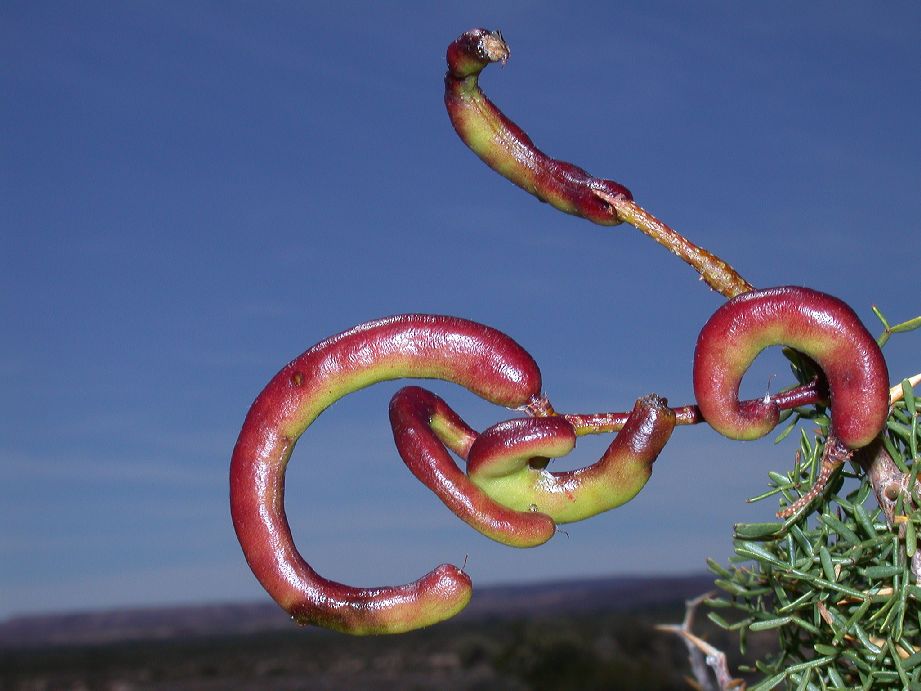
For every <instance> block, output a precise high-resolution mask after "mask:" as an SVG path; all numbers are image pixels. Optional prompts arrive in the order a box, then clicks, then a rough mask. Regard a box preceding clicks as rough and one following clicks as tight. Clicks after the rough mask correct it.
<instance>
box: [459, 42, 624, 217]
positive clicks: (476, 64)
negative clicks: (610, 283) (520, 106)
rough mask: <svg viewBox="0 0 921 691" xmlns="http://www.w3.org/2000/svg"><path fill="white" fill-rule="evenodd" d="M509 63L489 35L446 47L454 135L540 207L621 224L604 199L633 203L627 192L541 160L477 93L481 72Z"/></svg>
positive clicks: (529, 143)
mask: <svg viewBox="0 0 921 691" xmlns="http://www.w3.org/2000/svg"><path fill="white" fill-rule="evenodd" d="M508 57H509V49H508V44H507V43H506V42H505V40H504V39H503V38H502V35H501V34H499V33H498V32H494V31H489V30H487V29H471V30H470V31H467V32H466V33H464V34H462V35H461V36H460V37H458V38H457V40H455V41H454V42H453V43H452V44H451V45H450V46H448V52H447V61H448V72H447V74H445V106H446V107H447V110H448V116H449V117H450V118H451V123H452V124H453V125H454V129H455V130H456V131H457V134H458V135H459V136H460V138H461V139H462V140H463V142H464V143H465V144H466V145H467V146H469V147H470V148H471V149H472V150H473V152H474V153H475V154H476V155H477V156H479V157H480V158H481V159H482V160H483V161H484V162H485V163H486V165H488V166H489V167H490V168H492V169H493V170H495V171H496V172H498V173H499V174H500V175H502V176H504V177H506V178H508V179H509V180H511V181H512V182H513V183H515V184H516V185H518V186H519V187H521V188H522V189H524V190H525V191H527V192H530V193H531V194H533V195H534V196H535V197H537V198H538V199H540V200H541V201H544V202H547V203H549V204H550V205H551V206H553V207H555V208H557V209H559V210H560V211H563V212H565V213H568V214H572V215H575V216H581V217H582V218H585V219H588V220H589V221H592V222H593V223H598V224H600V225H606V226H613V225H617V224H619V223H620V222H621V220H620V218H619V217H618V215H617V214H616V213H615V212H614V210H613V209H612V207H611V204H610V203H609V202H608V201H606V200H605V199H603V198H602V196H604V195H606V196H607V197H608V198H618V197H621V198H626V199H633V195H631V194H630V190H628V189H627V188H626V187H624V186H623V185H621V184H619V183H616V182H614V181H613V180H604V179H601V178H596V177H593V176H592V175H590V174H589V173H587V172H586V171H585V170H583V169H582V168H580V167H578V166H576V165H573V164H572V163H567V162H565V161H559V160H557V159H555V158H551V157H550V156H548V155H547V154H545V153H544V152H543V151H541V150H540V149H538V148H537V147H536V146H535V145H534V142H533V141H531V138H530V137H529V136H528V135H527V134H525V132H524V131H523V130H522V129H521V128H520V127H518V125H516V124H515V123H514V122H512V121H511V120H509V119H508V118H507V117H506V116H505V114H503V113H502V111H501V110H499V109H498V108H497V107H496V106H495V105H494V104H493V103H492V101H490V100H489V99H488V98H487V97H486V95H485V94H484V93H483V91H482V90H481V89H480V87H479V84H478V77H479V74H480V72H481V71H482V70H483V68H484V67H486V66H487V65H488V64H489V63H491V62H505V61H506V60H507V59H508ZM599 192H600V193H601V194H602V196H599V194H598V193H599Z"/></svg>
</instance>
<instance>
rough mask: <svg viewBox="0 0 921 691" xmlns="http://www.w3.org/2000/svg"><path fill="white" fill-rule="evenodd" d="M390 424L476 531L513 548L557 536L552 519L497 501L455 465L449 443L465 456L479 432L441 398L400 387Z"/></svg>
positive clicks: (421, 474) (419, 468) (416, 464)
mask: <svg viewBox="0 0 921 691" xmlns="http://www.w3.org/2000/svg"><path fill="white" fill-rule="evenodd" d="M521 419H522V420H523V421H526V422H530V421H532V419H531V418H521ZM390 424H391V426H392V427H393V439H394V441H395V442H396V446H397V450H398V451H399V452H400V456H401V457H402V458H403V461H404V462H405V463H406V466H407V467H408V468H409V469H410V470H411V471H412V473H413V475H415V476H416V477H417V478H418V479H419V481H420V482H422V484H424V485H425V486H426V487H428V488H429V489H431V490H432V491H433V492H434V493H435V494H436V495H438V497H439V499H441V501H442V502H444V504H445V505H446V506H447V507H448V508H449V509H451V511H453V512H454V513H455V514H456V515H457V516H458V517H459V518H460V519H461V520H463V521H464V522H465V523H467V524H468V525H470V526H471V527H473V528H474V529H475V530H477V531H479V532H480V533H482V534H483V535H485V536H486V537H489V538H491V539H493V540H495V541H496V542H501V543H502V544H504V545H509V546H511V547H535V546H537V545H541V544H543V543H545V542H546V541H547V540H549V539H550V538H551V537H553V534H554V533H555V532H556V524H555V523H554V522H553V519H552V518H550V517H549V516H547V515H546V514H543V513H536V512H533V511H529V510H528V509H527V508H525V509H521V510H513V509H510V508H508V507H506V506H504V505H502V504H500V503H498V502H496V501H494V500H493V499H491V498H490V497H489V495H488V494H487V493H486V492H484V491H483V490H481V489H480V488H479V487H477V486H476V485H475V484H474V483H473V482H472V481H471V480H470V478H468V477H467V475H466V474H464V472H463V471H461V469H460V468H458V467H457V464H456V463H455V462H454V460H453V459H452V458H451V456H450V454H449V453H448V448H446V447H450V448H451V449H452V450H453V451H454V452H455V453H457V454H458V455H459V456H461V457H462V458H466V457H467V452H468V450H469V449H470V446H471V444H475V442H474V440H475V439H476V436H477V435H476V432H474V431H473V430H472V429H470V428H469V427H468V426H467V425H466V423H464V421H463V420H461V419H460V417H458V415H457V413H455V412H454V411H453V410H451V408H450V407H449V406H448V404H447V403H445V402H444V401H443V400H442V399H441V398H439V397H438V396H436V395H435V394H433V393H431V392H430V391H426V390H425V389H422V388H420V387H418V386H408V387H406V388H404V389H400V390H399V391H398V392H397V394H396V395H395V396H394V397H393V399H391V401H390ZM564 424H565V423H564Z"/></svg>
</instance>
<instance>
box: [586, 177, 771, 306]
mask: <svg viewBox="0 0 921 691" xmlns="http://www.w3.org/2000/svg"><path fill="white" fill-rule="evenodd" d="M594 192H595V194H596V195H597V196H598V197H600V198H601V199H603V200H604V201H606V202H607V203H608V204H610V205H611V206H612V207H613V209H614V211H615V212H616V213H617V217H618V218H620V219H621V220H622V221H626V222H627V223H629V224H630V225H632V226H633V227H634V228H636V229H638V230H640V231H642V232H644V233H646V235H648V236H649V237H651V238H652V239H653V240H655V241H656V242H658V243H659V244H660V245H662V246H664V247H666V248H667V249H668V250H670V251H671V252H673V253H674V254H676V255H678V256H679V257H680V258H681V259H683V260H684V261H686V262H687V263H688V264H690V265H691V266H692V267H694V269H695V270H696V271H697V273H699V274H700V277H701V279H703V280H704V281H706V283H707V285H709V286H710V287H711V288H713V289H714V290H716V291H718V292H719V293H722V294H723V295H725V296H726V297H727V298H733V297H735V296H736V295H739V294H741V293H747V292H749V291H751V290H754V288H753V287H752V285H751V283H749V282H748V281H746V280H745V279H744V278H742V276H741V275H739V272H738V271H736V270H735V269H733V268H732V267H731V266H730V265H729V264H727V263H726V262H724V261H723V260H722V259H720V258H719V257H717V256H716V255H714V254H712V253H711V252H708V251H707V250H705V249H704V248H703V247H698V246H697V245H695V244H694V243H693V242H691V241H690V240H688V239H687V238H685V237H684V236H683V235H681V233H679V232H677V231H676V230H674V229H672V228H669V227H668V226H667V225H666V224H665V223H663V222H662V221H660V220H659V219H658V218H656V217H655V216H653V215H652V214H651V213H649V212H648V211H646V209H644V208H643V207H641V206H640V205H639V204H637V203H635V202H634V201H632V200H630V199H627V198H626V197H624V196H613V195H610V194H607V193H606V192H604V191H602V190H595V191H594Z"/></svg>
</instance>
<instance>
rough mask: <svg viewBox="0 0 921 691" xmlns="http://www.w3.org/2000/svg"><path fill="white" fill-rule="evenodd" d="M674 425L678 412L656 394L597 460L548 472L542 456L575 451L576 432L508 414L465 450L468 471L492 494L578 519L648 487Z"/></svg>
mask: <svg viewBox="0 0 921 691" xmlns="http://www.w3.org/2000/svg"><path fill="white" fill-rule="evenodd" d="M674 428H675V412H674V411H673V410H672V409H671V408H669V407H668V405H667V401H665V399H663V398H660V397H658V396H656V395H649V396H644V397H643V398H641V399H639V400H638V401H637V402H636V405H635V406H634V408H633V411H632V412H631V413H630V415H629V417H628V418H627V420H626V423H625V424H624V426H623V428H622V429H621V430H620V432H618V433H617V436H616V437H615V438H614V440H613V441H612V442H611V445H610V446H609V447H608V449H607V451H605V453H604V455H603V456H602V457H601V459H600V460H599V461H598V462H596V463H594V464H592V465H590V466H587V467H585V468H580V469H578V470H571V471H565V472H556V473H552V472H550V471H548V470H547V469H546V466H547V461H548V459H551V458H559V457H561V456H564V455H566V454H568V453H569V452H570V451H572V449H573V447H574V446H575V444H576V432H575V430H574V429H573V427H572V425H570V424H569V422H567V421H566V420H565V419H564V418H562V417H540V418H525V419H515V420H507V421H506V422H501V423H499V424H498V425H495V426H493V427H491V428H490V429H488V430H486V431H485V432H483V433H482V434H480V436H479V437H477V439H476V441H474V442H473V446H472V447H471V448H470V455H469V459H468V461H467V473H468V475H469V476H470V479H471V480H473V482H474V483H476V484H477V485H478V486H479V487H481V488H482V489H483V490H485V491H486V493H487V494H489V495H490V496H491V497H493V498H494V499H496V500H497V501H499V502H500V503H502V504H504V505H505V506H509V507H511V508H513V509H517V510H519V511H525V510H531V511H539V512H541V513H544V514H547V515H548V516H550V517H551V518H552V519H553V520H554V521H556V522H557V523H571V522H573V521H581V520H583V519H585V518H589V517H591V516H594V515H596V514H599V513H601V512H603V511H609V510H610V509H613V508H616V507H618V506H620V505H621V504H624V503H626V502H627V501H629V500H630V499H632V498H633V497H635V496H636V495H637V493H638V492H639V491H640V490H641V489H642V488H643V487H644V486H645V485H646V481H647V480H648V479H649V476H650V475H651V474H652V464H653V462H654V461H655V460H656V458H658V456H659V453H660V452H661V451H662V449H663V448H664V447H665V444H666V443H667V442H668V440H669V438H670V437H671V434H672V431H673V430H674Z"/></svg>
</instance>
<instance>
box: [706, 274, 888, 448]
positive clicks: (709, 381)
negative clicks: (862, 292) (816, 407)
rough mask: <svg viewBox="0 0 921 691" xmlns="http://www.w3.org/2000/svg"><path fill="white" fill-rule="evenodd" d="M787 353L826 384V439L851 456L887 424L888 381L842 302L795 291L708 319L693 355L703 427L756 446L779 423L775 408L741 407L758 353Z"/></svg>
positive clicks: (772, 293) (757, 297)
mask: <svg viewBox="0 0 921 691" xmlns="http://www.w3.org/2000/svg"><path fill="white" fill-rule="evenodd" d="M771 345H786V346H789V347H790V348H793V349H794V350H798V351H800V352H802V353H805V354H806V355H808V356H809V357H811V358H812V359H813V360H815V361H816V363H818V365H819V367H821V369H822V372H823V373H824V375H825V378H826V380H827V383H828V390H829V398H830V403H831V412H832V431H833V433H834V435H835V436H836V437H837V438H838V439H839V440H840V441H841V443H843V444H844V445H845V446H847V447H848V448H851V449H855V448H860V447H862V446H866V445H867V444H869V443H870V442H871V441H872V440H873V439H874V437H876V435H877V434H879V432H880V430H882V429H883V427H884V425H885V423H886V416H887V414H888V407H889V390H888V387H889V374H888V371H887V369H886V361H885V360H884V359H883V355H882V352H881V351H880V349H879V347H878V346H877V345H876V341H875V340H874V339H873V337H872V336H871V335H870V333H869V332H868V331H867V329H866V328H865V327H864V325H863V324H862V323H861V322H860V319H859V318H858V317H857V315H856V314H855V313H854V311H853V310H852V309H851V308H850V307H848V306H847V305H846V304H845V303H844V302H842V301H841V300H839V299H837V298H835V297H832V296H830V295H826V294H825V293H820V292H818V291H815V290H811V289H809V288H800V287H795V286H790V287H782V288H771V289H768V290H756V291H751V292H748V293H743V294H742V295H739V296H738V297H735V298H733V299H732V300H730V301H728V302H727V303H725V304H724V305H723V306H722V307H720V308H719V309H718V310H717V311H716V313H714V315H713V316H712V317H711V318H710V320H709V321H708V322H707V324H706V325H705V326H704V328H703V330H702V331H701V332H700V336H699V337H698V339H697V348H696V350H695V352H694V393H695V396H696V397H697V404H698V406H699V407H700V411H701V414H702V415H703V417H704V419H705V420H706V421H707V422H708V423H709V424H710V425H711V426H712V427H713V428H714V429H716V430H717V431H718V432H720V433H721V434H724V435H726V436H727V437H730V438H732V439H757V438H758V437H762V436H764V435H765V434H767V433H768V432H770V431H771V430H772V429H773V428H774V427H775V426H776V425H777V422H778V416H779V408H778V405H777V401H776V400H775V399H774V398H772V397H770V396H765V397H764V398H763V399H757V400H754V401H745V402H744V403H740V402H739V384H740V383H741V381H742V376H743V375H744V374H745V371H746V370H747V369H748V368H749V366H750V365H751V363H752V362H753V361H754V359H755V357H757V355H758V353H760V352H761V351H762V350H764V349H765V348H767V347H768V346H771Z"/></svg>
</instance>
